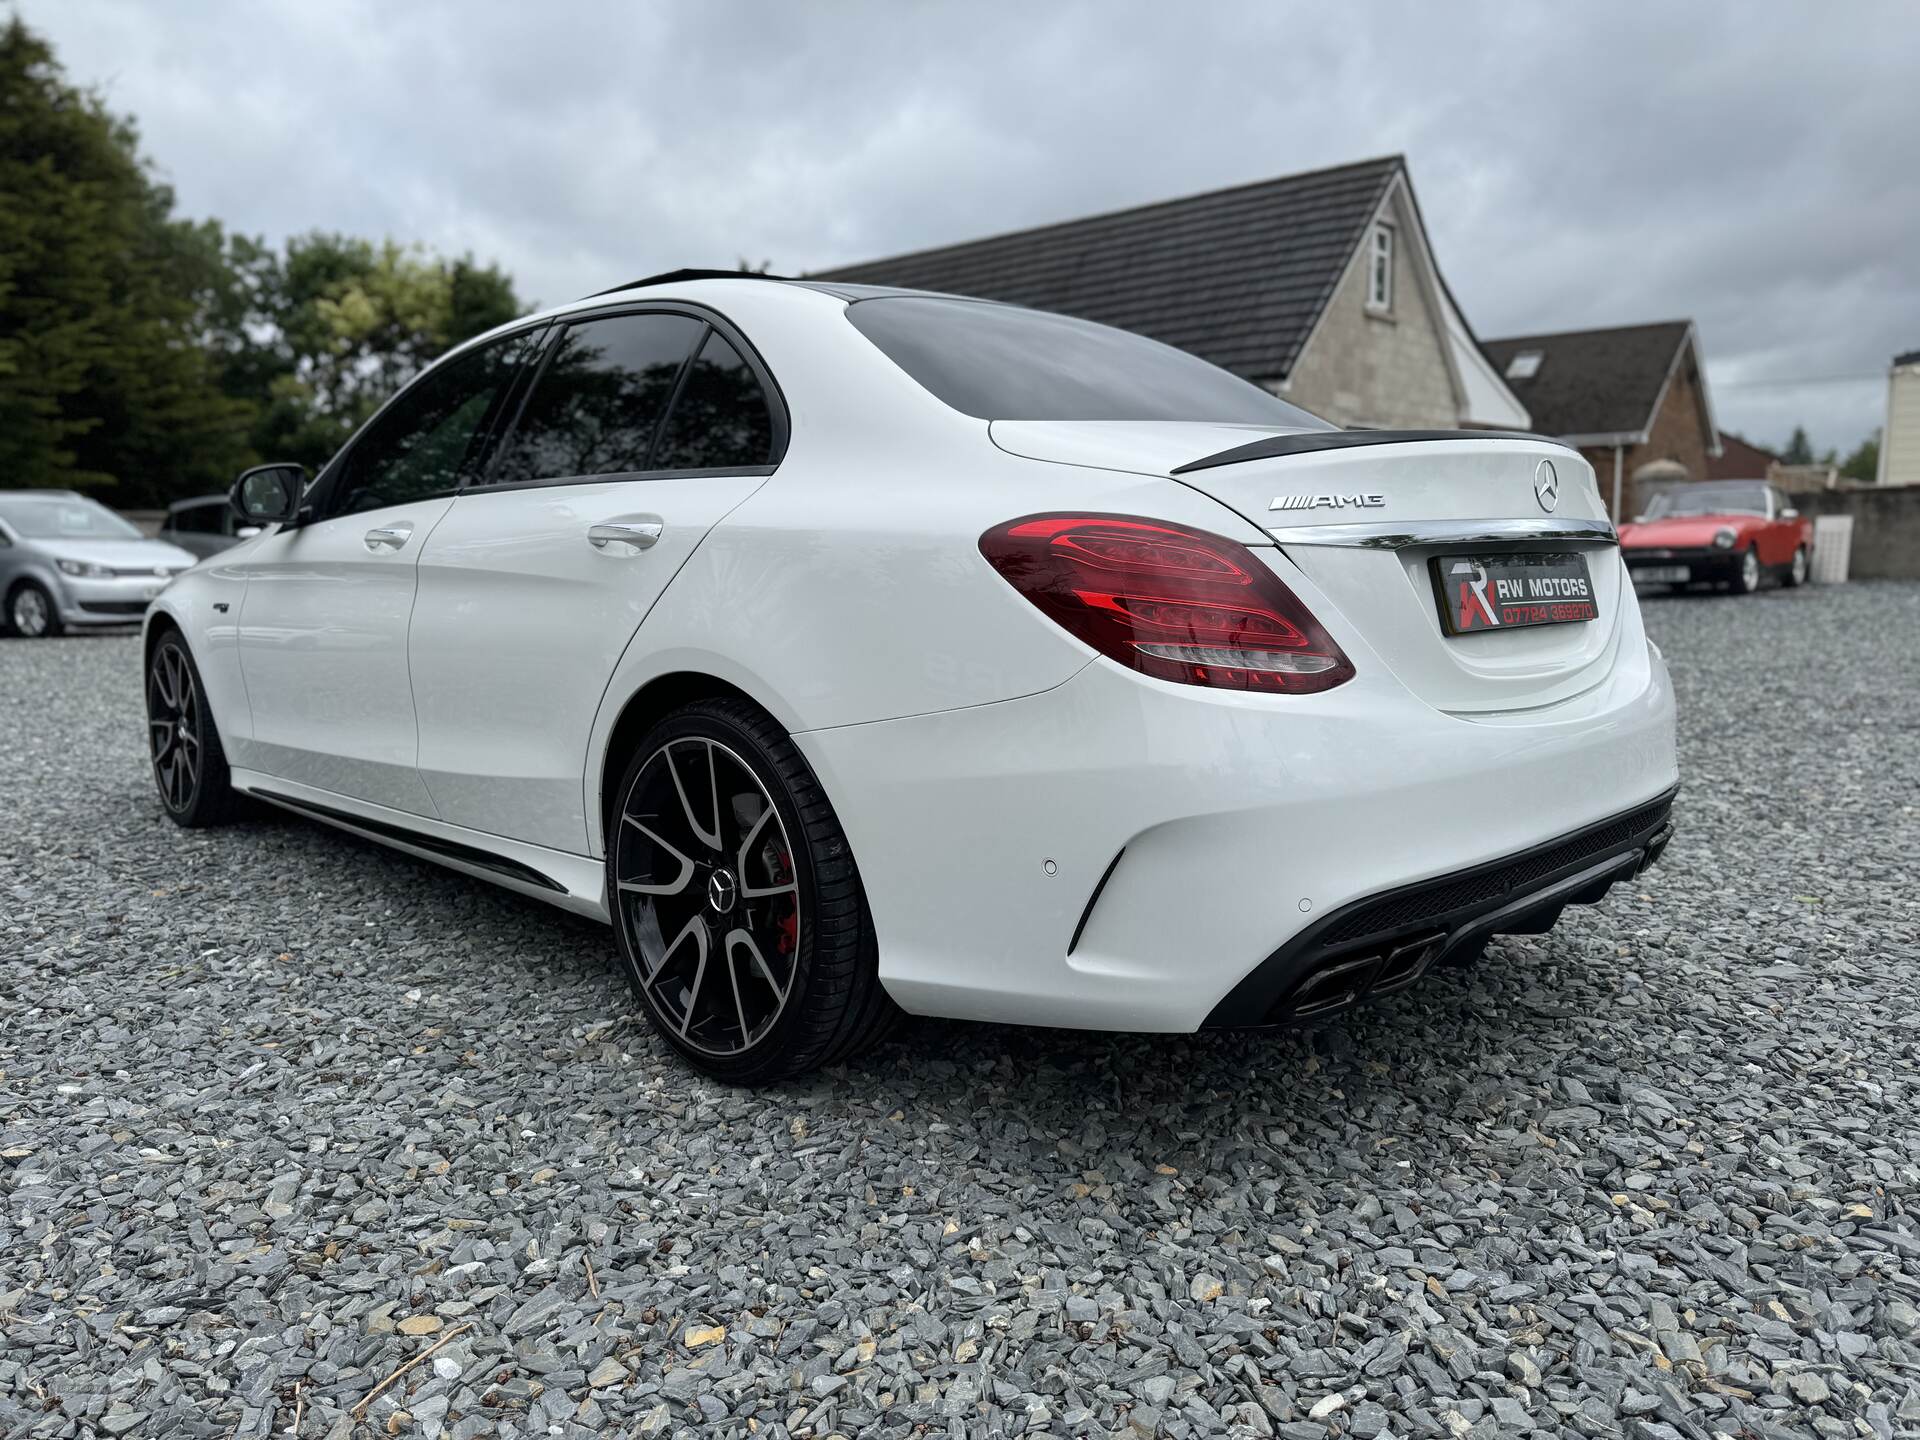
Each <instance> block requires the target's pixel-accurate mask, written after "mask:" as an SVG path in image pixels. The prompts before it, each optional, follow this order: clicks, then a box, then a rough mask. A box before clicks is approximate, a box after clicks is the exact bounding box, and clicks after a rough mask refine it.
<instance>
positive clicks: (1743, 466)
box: [1707, 430, 1781, 480]
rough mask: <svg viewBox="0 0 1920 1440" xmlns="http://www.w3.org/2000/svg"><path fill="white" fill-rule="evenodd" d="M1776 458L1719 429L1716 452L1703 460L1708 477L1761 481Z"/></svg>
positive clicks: (1769, 471)
mask: <svg viewBox="0 0 1920 1440" xmlns="http://www.w3.org/2000/svg"><path fill="white" fill-rule="evenodd" d="M1780 463H1781V460H1780V457H1779V456H1778V455H1776V454H1774V453H1773V451H1771V450H1768V449H1766V448H1765V447H1764V446H1760V445H1756V444H1754V443H1753V442H1752V441H1751V440H1749V439H1747V438H1746V437H1745V436H1744V435H1736V434H1734V433H1733V432H1732V431H1731V430H1722V431H1721V432H1720V453H1719V454H1718V455H1716V456H1714V457H1712V458H1711V459H1709V460H1708V461H1707V479H1709V480H1765V479H1766V478H1767V477H1768V476H1769V475H1771V474H1772V473H1773V467H1774V466H1776V465H1778V464H1780Z"/></svg>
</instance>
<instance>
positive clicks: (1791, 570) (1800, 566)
mask: <svg viewBox="0 0 1920 1440" xmlns="http://www.w3.org/2000/svg"><path fill="white" fill-rule="evenodd" d="M1780 583H1781V584H1783V585H1785V586H1786V587H1787V588H1788V589H1789V590H1797V589H1798V588H1799V587H1800V586H1802V585H1804V584H1806V583H1807V547H1806V546H1804V545H1802V546H1799V547H1798V548H1796V549H1795V550H1794V552H1793V562H1792V563H1791V564H1790V565H1788V566H1787V573H1786V577H1785V578H1784V579H1783V580H1782V581H1781V582H1780Z"/></svg>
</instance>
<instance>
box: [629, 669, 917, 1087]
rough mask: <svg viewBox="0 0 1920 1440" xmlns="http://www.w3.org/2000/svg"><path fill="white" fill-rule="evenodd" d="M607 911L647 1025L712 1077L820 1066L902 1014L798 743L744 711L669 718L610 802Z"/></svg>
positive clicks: (735, 708) (764, 1075)
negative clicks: (884, 981) (883, 980)
mask: <svg viewBox="0 0 1920 1440" xmlns="http://www.w3.org/2000/svg"><path fill="white" fill-rule="evenodd" d="M609 825H610V833H609V835H608V837H607V899H608V909H609V910H611V911H612V913H613V923H614V933H615V935H616V936H617V938H618V941H619V946H620V958H621V962H622V964H623V966H624V968H625V970H626V974H627V981H628V983H629V984H630V985H631V986H632V987H633V992H634V994H635V996H636V997H638V999H639V1001H640V1003H641V1005H642V1006H643V1007H644V1008H645V1009H646V1011H647V1014H648V1016H649V1018H651V1020H652V1021H653V1024H654V1028H655V1029H657V1030H658V1031H659V1032H660V1035H661V1037H662V1038H663V1039H665V1040H666V1042H667V1043H668V1044H669V1045H671V1046H672V1047H673V1048H674V1049H675V1050H677V1051H679V1052H680V1054H681V1055H683V1056H684V1057H685V1058H686V1059H687V1061H688V1062H689V1063H691V1064H692V1065H693V1066H695V1067H696V1068H697V1069H700V1070H703V1071H705V1072H706V1073H707V1074H709V1075H712V1076H714V1077H715V1078H716V1079H719V1080H724V1081H728V1082H731V1083H735V1084H751V1083H756V1082H760V1081H767V1080H776V1079H780V1078H782V1077H785V1076H789V1075H797V1074H800V1073H802V1072H804V1071H807V1070H812V1069H815V1068H817V1067H819V1066H821V1065H828V1064H832V1063H834V1062H836V1061H839V1060H842V1059H845V1058H847V1057H848V1056H851V1055H853V1054H855V1053H857V1052H858V1051H860V1050H863V1049H865V1048H866V1047H867V1046H869V1045H871V1044H873V1043H874V1042H875V1041H877V1040H878V1039H879V1038H880V1037H881V1036H882V1035H883V1034H884V1033H885V1032H886V1030H887V1029H888V1028H889V1027H890V1025H891V1023H892V1021H893V1019H894V1018H895V1016H896V1015H897V1014H898V1012H897V1010H896V1009H895V1007H894V1005H893V1002H892V1001H891V1000H890V999H888V997H887V993H886V991H885V990H883V989H882V988H881V986H880V977H879V971H878V964H877V960H876V953H875V945H874V936H873V921H872V918H871V916H870V915H869V913H868V910H867V900H866V895H865V893H864V892H863V891H862V890H861V888H860V875H859V871H858V870H857V869H856V868H855V866H854V861H853V852H852V850H851V848H850V847H849V846H848V844H847V837H846V835H845V833H844V832H843V831H842V830H841V828H840V822H839V821H838V820H837V819H836V818H835V816H834V813H833V807H832V806H831V805H830V804H828V802H827V797H826V796H825V794H824V793H822V791H821V789H820V784H819V782H818V781H817V780H816V779H815V778H814V775H813V772H812V771H811V770H810V769H809V768H808V767H807V764H806V762H805V761H804V760H802V759H801V758H800V753H799V751H797V750H796V749H794V746H793V742H792V740H791V739H790V738H788V736H787V733H786V732H785V731H784V730H782V729H781V728H780V727H779V726H778V725H777V724H775V723H774V722H773V720H772V719H771V718H770V717H769V716H767V715H766V714H765V713H764V712H762V711H761V710H759V709H757V708H756V707H754V706H753V705H750V704H748V703H747V702H745V701H742V700H703V701H698V702H695V703H693V704H691V705H687V706H684V707H682V708H681V709H679V710H676V711H674V712H673V713H672V714H670V715H668V716H667V717H666V718H665V719H663V720H662V721H661V722H660V723H659V724H657V725H656V726H654V728H653V729H652V730H651V731H650V732H649V733H648V734H647V735H646V737H645V738H644V739H642V740H641V742H640V744H639V745H638V746H636V747H635V749H634V753H633V756H632V758H631V760H630V761H629V762H628V764H627V767H626V772H625V774H624V775H622V777H621V780H620V784H619V788H618V789H617V790H616V791H615V806H614V810H613V813H612V815H611V817H610V819H609Z"/></svg>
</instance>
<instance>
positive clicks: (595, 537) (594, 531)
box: [587, 520, 666, 555]
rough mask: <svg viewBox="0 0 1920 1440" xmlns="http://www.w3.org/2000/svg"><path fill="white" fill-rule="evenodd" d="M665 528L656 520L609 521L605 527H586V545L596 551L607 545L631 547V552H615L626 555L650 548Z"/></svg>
mask: <svg viewBox="0 0 1920 1440" xmlns="http://www.w3.org/2000/svg"><path fill="white" fill-rule="evenodd" d="M665 528H666V527H665V526H663V525H662V524H661V523H660V522H659V521H658V520H622V521H610V522H608V523H607V524H605V525H590V526H588V527H587V543H588V544H589V545H591V546H593V548H594V549H596V550H604V549H606V548H607V546H609V545H625V546H631V547H632V549H631V550H621V551H618V552H617V553H619V554H622V555H626V554H631V553H633V551H636V550H646V549H649V548H651V546H652V545H653V542H654V541H656V540H658V539H659V538H660V532H661V531H662V530H663V529H665Z"/></svg>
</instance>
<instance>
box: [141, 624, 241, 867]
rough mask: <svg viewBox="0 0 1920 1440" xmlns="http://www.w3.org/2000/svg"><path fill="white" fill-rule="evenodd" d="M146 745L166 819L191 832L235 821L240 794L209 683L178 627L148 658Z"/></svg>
mask: <svg viewBox="0 0 1920 1440" xmlns="http://www.w3.org/2000/svg"><path fill="white" fill-rule="evenodd" d="M147 746H148V753H149V755H150V756H151V758H152V760H153V783H154V784H155V786H156V787H158V789H159V791H160V803H161V805H162V806H163V807H165V809H166V812H167V817H168V818H169V819H170V820H172V821H173V823H174V824H176V825H182V826H185V827H186V828H187V829H189V830H193V829H198V828H199V827H201V826H202V825H217V824H219V823H220V822H221V821H223V820H228V819H231V818H232V817H233V815H234V813H235V812H236V811H237V810H238V808H239V797H238V796H236V795H235V794H234V793H233V786H232V783H231V781H230V778H229V776H228V772H227V756H226V752H225V751H224V750H223V749H222V748H221V746H220V732H219V730H218V729H217V728H215V726H214V723H213V711H212V709H211V708H210V707H209V706H208V705H207V692H206V687H205V686H203V685H202V684H201V683H200V671H199V669H198V668H197V667H196V666H195V665H194V663H193V656H192V655H191V654H189V653H188V651H187V642H186V641H185V640H184V639H183V638H181V635H180V632H179V631H178V630H169V631H167V633H166V634H164V635H162V636H161V637H160V640H159V642H158V643H157V644H155V646H154V647H153V653H152V654H151V655H149V656H148V657H147Z"/></svg>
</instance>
